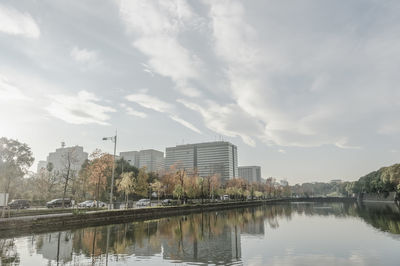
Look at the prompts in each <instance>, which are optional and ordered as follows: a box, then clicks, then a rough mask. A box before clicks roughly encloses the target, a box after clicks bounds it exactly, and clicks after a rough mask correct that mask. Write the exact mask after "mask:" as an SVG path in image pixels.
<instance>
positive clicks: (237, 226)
mask: <svg viewBox="0 0 400 266" xmlns="http://www.w3.org/2000/svg"><path fill="white" fill-rule="evenodd" d="M293 215H305V216H313V215H319V216H327V215H333V216H338V217H345V216H352V217H361V218H362V219H363V220H364V221H365V222H366V223H368V224H370V225H371V226H373V227H375V228H378V229H380V230H382V231H387V232H390V233H392V234H395V235H399V236H400V211H399V208H398V206H397V205H394V204H391V205H382V204H380V205H373V204H368V205H361V204H357V203H350V204H343V203H337V204H336V203H334V204H332V203H330V204H323V203H319V204H317V203H315V204H313V203H302V204H277V205H270V206H263V207H257V208H243V209H236V210H227V211H217V212H206V213H198V214H191V215H186V216H176V217H169V218H163V219H158V220H151V221H142V222H134V223H127V224H117V225H108V226H99V227H91V228H83V229H77V230H69V231H63V232H56V233H48V234H40V235H35V236H32V237H31V238H30V239H29V245H28V246H31V247H32V249H33V251H32V252H36V254H40V255H42V257H43V259H45V260H46V261H48V263H49V264H60V265H61V264H64V263H69V262H70V263H73V264H79V263H80V261H84V263H83V264H88V263H92V264H105V265H107V264H108V262H109V261H112V262H116V261H121V262H123V261H125V260H127V259H129V258H131V257H136V258H149V257H153V256H161V257H162V258H163V259H164V260H168V261H171V262H184V263H185V262H186V263H189V262H190V263H204V264H229V263H232V262H240V261H241V257H242V251H241V250H242V249H241V244H242V240H241V238H242V237H243V236H246V237H260V238H263V237H264V235H265V234H266V230H275V229H276V228H278V227H279V221H281V220H282V219H285V220H290V219H292V216H293ZM267 228H268V229H267ZM0 258H1V263H2V264H9V263H12V264H18V263H19V260H20V256H19V254H18V250H17V245H16V244H15V241H14V239H0Z"/></svg>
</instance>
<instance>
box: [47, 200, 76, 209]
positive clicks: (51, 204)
mask: <svg viewBox="0 0 400 266" xmlns="http://www.w3.org/2000/svg"><path fill="white" fill-rule="evenodd" d="M62 201H63V200H62V199H53V200H51V201H49V202H47V203H46V206H47V208H61V207H62ZM71 205H72V202H71V200H70V199H64V207H66V208H69V207H71Z"/></svg>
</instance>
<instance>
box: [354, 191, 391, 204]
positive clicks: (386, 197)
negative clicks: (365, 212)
mask: <svg viewBox="0 0 400 266" xmlns="http://www.w3.org/2000/svg"><path fill="white" fill-rule="evenodd" d="M396 196H397V194H396V192H387V193H362V194H360V195H359V200H361V201H365V202H395V201H396Z"/></svg>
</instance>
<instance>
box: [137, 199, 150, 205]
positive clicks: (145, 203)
mask: <svg viewBox="0 0 400 266" xmlns="http://www.w3.org/2000/svg"><path fill="white" fill-rule="evenodd" d="M136 206H137V207H143V206H150V200H149V199H141V200H139V201H138V202H136Z"/></svg>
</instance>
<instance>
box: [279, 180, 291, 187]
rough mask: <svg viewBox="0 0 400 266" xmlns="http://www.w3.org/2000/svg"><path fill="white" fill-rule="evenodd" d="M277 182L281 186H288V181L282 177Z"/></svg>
mask: <svg viewBox="0 0 400 266" xmlns="http://www.w3.org/2000/svg"><path fill="white" fill-rule="evenodd" d="M279 183H280V184H281V186H282V187H287V186H289V182H288V181H287V180H284V179H282V180H281V181H280V182H279Z"/></svg>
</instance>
